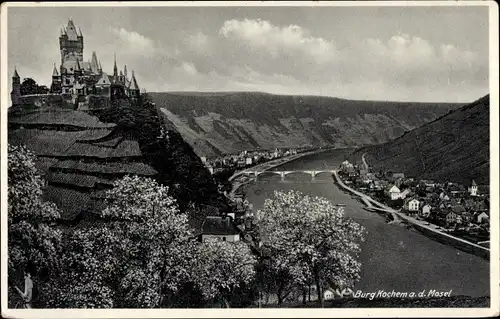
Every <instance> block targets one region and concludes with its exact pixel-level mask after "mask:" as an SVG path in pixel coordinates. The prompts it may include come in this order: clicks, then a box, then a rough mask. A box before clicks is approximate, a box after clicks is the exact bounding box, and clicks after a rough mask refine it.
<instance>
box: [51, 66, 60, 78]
mask: <svg viewBox="0 0 500 319" xmlns="http://www.w3.org/2000/svg"><path fill="white" fill-rule="evenodd" d="M55 76H59V73H58V72H57V68H56V64H55V63H54V69H53V70H52V77H55Z"/></svg>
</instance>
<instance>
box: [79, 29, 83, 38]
mask: <svg viewBox="0 0 500 319" xmlns="http://www.w3.org/2000/svg"><path fill="white" fill-rule="evenodd" d="M78 36H79V37H83V34H82V29H80V27H78Z"/></svg>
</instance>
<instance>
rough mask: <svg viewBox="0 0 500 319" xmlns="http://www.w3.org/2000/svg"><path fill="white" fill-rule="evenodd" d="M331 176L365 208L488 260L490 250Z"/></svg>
mask: <svg viewBox="0 0 500 319" xmlns="http://www.w3.org/2000/svg"><path fill="white" fill-rule="evenodd" d="M333 175H334V177H335V180H336V181H337V183H338V184H339V185H340V186H341V187H342V188H344V189H346V190H347V191H349V192H351V193H353V194H355V195H357V196H359V197H361V199H362V200H363V202H365V203H366V204H367V206H368V207H367V208H371V209H375V210H381V211H386V212H389V213H391V214H393V216H395V217H397V220H403V221H405V222H406V223H408V224H410V225H412V226H413V227H414V228H415V229H416V230H418V231H420V232H421V233H423V234H424V235H426V236H428V237H432V238H434V239H436V240H437V241H441V242H445V243H447V244H451V245H453V246H454V247H456V248H459V249H462V250H464V251H467V252H470V253H473V254H475V255H479V256H481V257H483V258H486V259H488V260H489V255H490V250H489V249H488V248H486V247H483V246H480V245H477V244H475V243H472V242H470V241H467V240H464V239H462V238H458V237H455V236H452V235H450V234H447V233H444V232H442V231H439V229H437V228H435V227H437V226H435V225H426V223H425V222H423V221H421V220H418V219H415V218H413V217H410V216H408V215H406V214H403V213H401V212H400V211H397V210H394V209H392V208H390V207H387V206H385V205H383V204H382V203H380V202H378V201H376V200H374V199H373V198H371V197H369V196H368V195H366V194H363V193H361V192H358V191H356V190H354V189H352V188H351V187H349V186H347V185H346V184H345V183H344V182H343V181H342V180H341V179H340V177H339V176H338V173H337V171H335V172H334V173H333ZM373 206H377V207H373ZM395 220H396V219H395Z"/></svg>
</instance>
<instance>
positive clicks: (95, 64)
mask: <svg viewBox="0 0 500 319" xmlns="http://www.w3.org/2000/svg"><path fill="white" fill-rule="evenodd" d="M90 69H91V70H92V72H94V73H97V72H98V71H99V62H97V55H96V53H95V51H93V52H92V59H91V60H90Z"/></svg>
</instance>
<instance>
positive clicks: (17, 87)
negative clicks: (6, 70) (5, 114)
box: [10, 67, 21, 105]
mask: <svg viewBox="0 0 500 319" xmlns="http://www.w3.org/2000/svg"><path fill="white" fill-rule="evenodd" d="M10 100H11V102H12V105H19V104H20V103H21V78H20V77H19V74H18V73H17V68H15V67H14V74H13V75H12V91H11V92H10Z"/></svg>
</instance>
